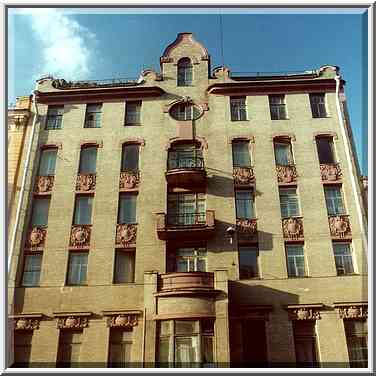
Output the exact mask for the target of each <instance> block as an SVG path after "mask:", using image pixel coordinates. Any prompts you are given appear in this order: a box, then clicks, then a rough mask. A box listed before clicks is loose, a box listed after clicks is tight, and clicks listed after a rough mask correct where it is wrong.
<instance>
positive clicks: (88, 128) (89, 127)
mask: <svg viewBox="0 0 376 376" xmlns="http://www.w3.org/2000/svg"><path fill="white" fill-rule="evenodd" d="M101 128H102V127H85V126H84V129H101Z"/></svg>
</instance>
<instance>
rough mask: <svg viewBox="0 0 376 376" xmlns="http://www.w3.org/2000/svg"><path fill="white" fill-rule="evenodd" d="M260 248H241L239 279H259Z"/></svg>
mask: <svg viewBox="0 0 376 376" xmlns="http://www.w3.org/2000/svg"><path fill="white" fill-rule="evenodd" d="M258 252H259V251H258V248H257V247H239V278H240V279H249V278H257V277H258V276H259V273H258Z"/></svg>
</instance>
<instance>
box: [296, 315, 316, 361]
mask: <svg viewBox="0 0 376 376" xmlns="http://www.w3.org/2000/svg"><path fill="white" fill-rule="evenodd" d="M315 325H316V321H315V320H312V321H294V322H293V329H294V342H295V356H296V364H297V367H317V365H318V356H317V345H316V331H315Z"/></svg>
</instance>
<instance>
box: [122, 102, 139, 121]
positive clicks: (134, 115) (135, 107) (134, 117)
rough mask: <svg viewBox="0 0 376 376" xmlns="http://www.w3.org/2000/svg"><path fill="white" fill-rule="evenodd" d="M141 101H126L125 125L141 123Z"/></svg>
mask: <svg viewBox="0 0 376 376" xmlns="http://www.w3.org/2000/svg"><path fill="white" fill-rule="evenodd" d="M141 103H142V102H141V101H137V102H126V104H125V125H137V124H141Z"/></svg>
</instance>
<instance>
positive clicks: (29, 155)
mask: <svg viewBox="0 0 376 376" xmlns="http://www.w3.org/2000/svg"><path fill="white" fill-rule="evenodd" d="M36 89H37V86H36V87H35V90H36ZM33 107H34V119H33V124H32V126H31V136H30V142H29V146H28V149H27V153H26V161H25V167H24V172H23V176H22V183H21V190H20V197H19V200H18V206H17V212H16V220H15V223H14V228H13V234H12V240H11V243H10V247H9V253H8V272H10V265H11V261H12V256H13V253H14V247H15V244H16V237H17V229H18V225H19V221H20V214H21V207H22V202H23V198H24V194H25V185H26V179H27V173H28V169H29V164H30V157H31V149H32V146H33V140H34V134H35V128H36V123H37V120H38V116H39V114H38V106H37V100H36V95H35V91H34V92H33Z"/></svg>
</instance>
